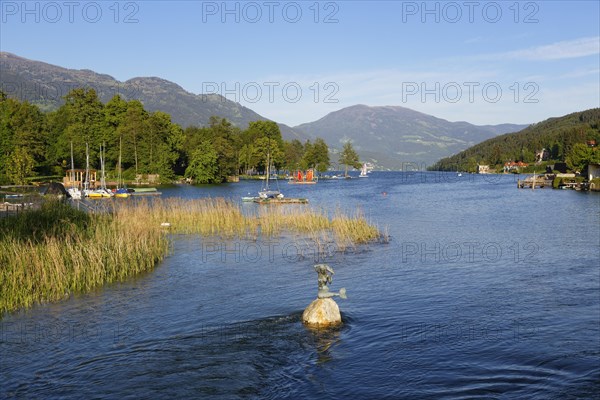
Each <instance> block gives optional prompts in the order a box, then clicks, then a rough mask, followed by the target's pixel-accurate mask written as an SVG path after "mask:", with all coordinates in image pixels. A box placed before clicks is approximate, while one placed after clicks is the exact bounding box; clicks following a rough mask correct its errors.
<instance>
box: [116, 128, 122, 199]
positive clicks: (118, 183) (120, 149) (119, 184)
mask: <svg viewBox="0 0 600 400" xmlns="http://www.w3.org/2000/svg"><path fill="white" fill-rule="evenodd" d="M122 139H123V137H119V180H118V182H117V189H119V188H120V186H121V151H122V147H121V141H122Z"/></svg>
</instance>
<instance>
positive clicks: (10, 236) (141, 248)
mask: <svg viewBox="0 0 600 400" xmlns="http://www.w3.org/2000/svg"><path fill="white" fill-rule="evenodd" d="M168 248H169V242H168V238H167V237H166V236H165V235H164V232H162V231H161V229H160V226H156V227H153V226H146V225H145V224H144V223H143V221H137V220H131V221H124V220H122V219H119V218H118V216H116V215H110V214H101V215H89V214H86V213H85V212H83V211H78V210H75V209H73V208H71V207H70V206H69V205H65V204H62V203H57V202H48V203H45V204H44V205H42V207H41V209H40V210H32V211H28V212H24V213H22V214H19V215H17V216H13V217H6V218H2V219H0V315H2V314H3V313H5V312H8V311H12V310H16V309H18V308H22V307H29V306H31V305H33V304H35V303H43V302H48V301H56V300H60V299H62V298H65V297H68V296H69V295H70V294H71V293H74V292H86V291H89V290H91V289H92V288H94V287H97V286H99V285H101V284H104V283H107V282H113V281H119V280H123V279H126V278H128V277H130V276H132V275H135V274H137V273H139V272H141V271H146V270H149V269H150V268H152V267H153V266H154V265H155V263H156V262H157V261H159V260H161V259H162V258H163V257H164V256H165V255H166V253H167V251H168Z"/></svg>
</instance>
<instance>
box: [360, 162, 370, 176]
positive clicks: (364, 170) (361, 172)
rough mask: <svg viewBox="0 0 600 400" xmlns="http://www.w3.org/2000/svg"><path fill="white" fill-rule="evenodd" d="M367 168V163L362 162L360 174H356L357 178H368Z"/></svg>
mask: <svg viewBox="0 0 600 400" xmlns="http://www.w3.org/2000/svg"><path fill="white" fill-rule="evenodd" d="M368 172H369V171H368V170H367V163H363V165H362V168H361V169H360V175H358V177H359V178H368V177H369V175H368Z"/></svg>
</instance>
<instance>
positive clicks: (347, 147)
mask: <svg viewBox="0 0 600 400" xmlns="http://www.w3.org/2000/svg"><path fill="white" fill-rule="evenodd" d="M339 162H340V164H343V165H345V167H346V168H345V170H344V175H345V176H348V167H353V168H360V165H361V164H360V158H359V157H358V153H356V151H355V150H354V148H353V147H352V143H350V142H349V141H348V142H346V143H344V147H343V148H342V152H341V153H340V158H339Z"/></svg>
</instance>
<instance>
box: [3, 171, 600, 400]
mask: <svg viewBox="0 0 600 400" xmlns="http://www.w3.org/2000/svg"><path fill="white" fill-rule="evenodd" d="M516 179H517V177H515V176H475V175H466V176H462V177H458V176H456V175H455V174H441V173H383V172H374V173H372V174H371V176H370V177H369V178H366V179H352V180H331V181H321V182H319V183H318V184H317V185H313V186H302V185H287V184H286V183H285V182H280V183H279V186H280V189H281V190H282V191H283V192H284V193H285V194H286V196H288V197H307V198H308V199H309V201H310V203H311V204H310V205H309V206H308V207H315V208H318V209H324V210H326V211H328V212H332V213H333V212H335V210H336V209H341V210H344V211H346V212H350V213H354V212H355V210H357V209H358V210H360V211H361V212H362V213H363V214H364V215H365V216H366V217H367V218H368V219H369V220H370V221H372V222H373V223H375V224H377V225H378V226H379V227H380V228H381V229H382V230H385V231H386V232H387V233H388V234H389V236H390V241H389V243H373V244H370V245H368V246H362V247H358V248H355V249H349V250H347V251H346V252H339V251H337V250H338V249H335V248H328V249H325V251H324V252H321V253H319V252H317V251H315V246H314V245H313V244H311V243H310V242H305V243H304V244H302V245H301V244H299V243H302V241H301V240H298V238H297V237H296V238H294V237H292V235H289V234H285V235H283V236H281V237H277V238H273V239H271V240H270V241H259V242H252V241H243V240H236V241H228V242H223V241H221V240H220V239H215V238H204V239H202V238H199V237H196V236H176V237H174V238H173V251H172V254H171V255H170V256H169V257H167V258H166V259H165V261H164V262H162V263H161V264H160V265H158V266H157V267H156V269H154V270H153V271H151V272H149V273H146V274H144V275H141V276H139V277H136V278H135V279H132V280H129V281H127V282H124V283H119V284H113V285H107V286H105V287H102V288H100V289H98V290H96V291H95V292H93V293H89V294H85V295H76V296H72V297H71V298H70V299H68V300H65V301H63V302H60V303H55V304H48V305H41V306H36V307H34V308H32V309H30V310H25V311H21V312H18V313H14V314H11V315H8V316H5V317H4V318H3V319H2V320H0V382H1V383H0V398H11V397H19V398H48V397H50V398H77V399H80V398H139V397H142V398H158V397H166V398H217V399H235V398H267V399H268V398H283V397H288V398H315V399H337V398H343V396H345V397H347V398H352V399H361V398H365V399H375V398H399V399H401V398H409V399H417V398H418V399H424V398H448V399H453V398H456V399H458V398H460V399H464V398H478V399H479V398H515V399H517V398H518V399H521V398H539V399H550V398H556V399H565V398H567V399H568V398H597V396H598V393H600V195H599V194H598V193H581V192H575V191H566V190H564V191H559V190H550V189H543V190H542V189H538V190H534V191H532V190H525V189H521V190H519V189H517V185H516ZM259 188H260V182H257V181H253V182H241V183H238V184H228V185H222V186H197V187H196V186H177V187H169V188H164V189H162V192H163V197H183V198H197V197H206V196H211V197H217V196H222V197H227V198H232V199H234V200H235V201H239V199H240V197H241V196H245V195H247V194H248V193H251V194H252V195H254V193H256V191H258V189H259ZM243 207H244V209H247V210H248V211H249V212H252V211H253V210H254V208H256V207H261V206H259V205H255V204H243ZM298 207H307V206H302V205H298ZM318 262H327V263H328V264H330V265H331V266H332V267H333V268H334V269H335V272H336V273H335V276H334V281H333V284H332V286H331V287H332V289H333V290H338V289H339V288H341V287H345V288H346V289H347V291H348V299H347V300H338V301H337V302H338V304H339V305H340V308H341V310H342V316H343V319H344V322H345V323H344V325H343V326H342V327H340V328H338V329H333V330H323V331H312V330H309V329H307V328H305V327H304V326H303V325H302V323H301V314H302V311H303V309H304V308H305V307H306V306H307V305H308V304H309V303H310V302H311V301H312V300H313V299H314V298H315V297H316V289H317V288H316V278H317V276H316V273H315V272H314V270H313V265H314V264H315V263H318Z"/></svg>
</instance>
